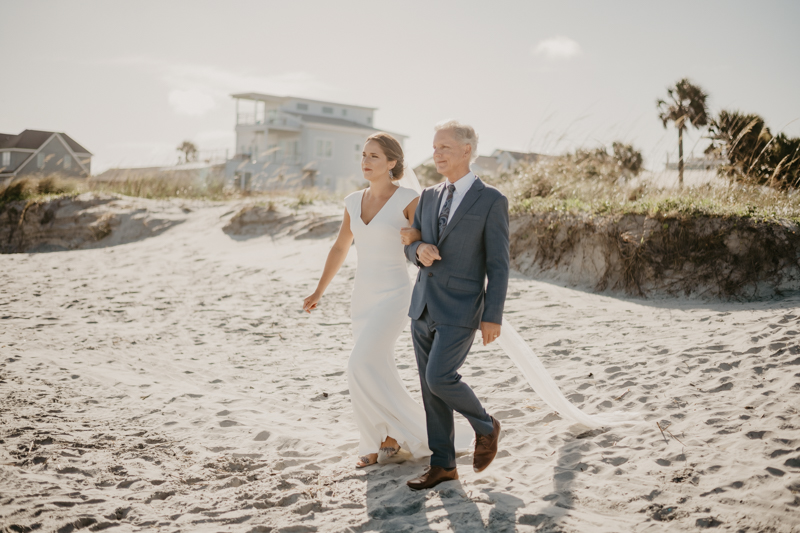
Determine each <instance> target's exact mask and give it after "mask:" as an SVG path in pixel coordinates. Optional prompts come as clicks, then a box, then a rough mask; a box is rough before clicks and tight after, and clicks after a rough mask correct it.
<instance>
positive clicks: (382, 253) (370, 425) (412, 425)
mask: <svg viewBox="0 0 800 533" xmlns="http://www.w3.org/2000/svg"><path fill="white" fill-rule="evenodd" d="M363 196H364V191H363V190H362V191H357V192H354V193H352V194H350V195H349V196H347V198H345V200H344V203H345V207H346V209H347V212H348V213H349V214H350V229H351V231H352V232H353V235H354V237H355V243H356V252H357V254H358V266H357V267H356V277H355V282H354V284H353V297H352V302H351V307H350V314H351V317H352V320H353V337H354V338H355V344H354V345H353V351H352V352H351V353H350V360H349V362H348V364H347V382H348V385H349V387H350V400H351V402H352V405H353V411H354V414H355V420H356V424H357V425H358V429H359V430H360V431H361V440H360V442H359V446H358V451H359V455H366V454H370V453H377V452H378V449H379V448H380V445H381V443H382V442H383V441H384V440H385V439H386V437H393V438H394V439H395V440H397V442H398V443H399V444H400V447H401V448H402V449H405V450H406V451H408V452H410V453H411V455H413V456H414V457H415V458H419V457H425V456H428V455H430V454H431V452H430V450H429V449H428V437H427V430H426V429H425V411H424V410H423V408H422V406H421V405H420V404H418V403H417V402H416V401H415V400H414V398H412V397H411V394H409V392H408V390H406V388H405V386H404V385H403V381H402V379H401V378H400V374H399V373H398V371H397V366H396V364H395V359H394V347H395V344H396V343H397V339H398V338H399V337H400V334H401V333H403V330H405V329H406V325H407V324H408V322H409V318H408V306H409V303H410V302H411V287H412V285H411V279H410V277H409V273H408V266H407V265H408V263H407V262H406V258H405V255H404V253H403V244H402V243H401V242H400V228H403V227H407V226H408V221H407V220H406V218H405V216H404V215H403V209H405V207H406V206H407V205H408V204H409V203H411V201H412V200H414V198H416V197H417V196H419V194H418V193H417V192H416V191H415V190H412V189H408V188H405V187H398V188H397V191H396V192H395V193H394V194H393V195H392V197H391V198H389V200H388V201H387V202H386V204H385V205H384V206H383V207H382V208H381V210H380V211H379V212H378V214H376V215H375V217H374V218H373V219H372V220H371V221H370V222H369V224H364V221H363V220H362V219H361V199H362V197H363ZM472 437H473V432H472V431H471V428H469V426H467V425H465V424H457V426H456V450H457V451H466V450H467V449H468V447H469V445H470V442H471V440H472Z"/></svg>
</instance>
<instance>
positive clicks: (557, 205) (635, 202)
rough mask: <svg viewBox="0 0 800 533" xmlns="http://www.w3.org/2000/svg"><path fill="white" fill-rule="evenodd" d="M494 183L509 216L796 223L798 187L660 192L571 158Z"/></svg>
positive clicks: (721, 185)
mask: <svg viewBox="0 0 800 533" xmlns="http://www.w3.org/2000/svg"><path fill="white" fill-rule="evenodd" d="M493 184H494V185H496V186H497V187H498V188H500V189H501V190H503V192H505V193H506V195H507V196H508V197H509V200H510V209H511V212H512V213H545V212H556V213H572V214H589V215H625V214H637V215H647V216H651V217H658V218H691V217H697V216H709V217H744V218H754V219H760V220H764V221H769V220H779V219H787V220H791V221H794V222H796V223H800V191H798V190H797V189H789V190H777V189H775V188H770V187H765V186H761V185H756V184H748V183H741V182H737V183H732V182H728V181H725V180H722V179H720V180H718V181H717V182H715V183H710V184H705V185H702V186H697V187H685V188H683V189H659V188H656V187H654V186H653V185H652V184H649V183H648V182H647V181H645V180H643V179H640V178H637V177H634V176H631V175H625V173H623V172H621V171H620V170H619V168H616V167H614V166H613V165H609V164H607V163H605V162H603V161H600V162H598V161H592V160H591V158H588V159H587V158H583V159H581V158H578V157H575V154H568V155H565V156H559V157H552V158H548V159H546V160H543V161H540V162H538V163H535V164H533V165H522V166H520V167H519V168H518V169H517V171H516V172H514V173H513V174H508V175H504V176H500V177H499V178H497V179H495V180H493Z"/></svg>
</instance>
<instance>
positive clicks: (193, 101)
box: [113, 56, 341, 116]
mask: <svg viewBox="0 0 800 533" xmlns="http://www.w3.org/2000/svg"><path fill="white" fill-rule="evenodd" d="M113 62H114V63H115V64H121V65H142V66H144V67H146V68H151V69H154V70H156V71H158V72H159V75H160V76H161V79H162V80H163V81H164V82H165V83H166V84H167V86H168V87H169V93H168V99H169V103H170V105H171V106H172V108H173V110H174V111H175V112H176V113H178V114H182V115H189V116H202V115H205V114H206V113H208V112H209V111H211V110H213V109H214V108H216V107H217V105H219V104H220V103H221V102H224V101H225V100H229V99H230V97H231V93H237V92H262V93H269V94H275V95H279V96H284V95H290V96H300V97H306V98H316V99H321V100H325V99H335V98H337V97H340V96H341V95H340V94H339V93H340V90H339V89H337V88H335V87H333V86H331V85H329V84H327V83H324V82H322V81H320V80H318V79H317V78H316V77H315V76H314V75H313V74H310V73H307V72H287V73H283V74H276V75H272V76H265V75H261V74H254V73H252V72H242V71H239V72H237V71H231V70H226V69H223V68H219V67H217V66H215V65H198V64H175V63H168V62H166V61H163V60H160V59H154V58H148V57H141V56H127V57H121V58H117V59H116V60H114V61H113Z"/></svg>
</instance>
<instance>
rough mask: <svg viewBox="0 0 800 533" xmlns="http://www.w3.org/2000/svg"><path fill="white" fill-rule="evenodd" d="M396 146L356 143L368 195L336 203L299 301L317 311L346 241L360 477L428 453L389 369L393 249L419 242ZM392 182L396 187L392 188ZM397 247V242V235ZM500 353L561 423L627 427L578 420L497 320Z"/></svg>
mask: <svg viewBox="0 0 800 533" xmlns="http://www.w3.org/2000/svg"><path fill="white" fill-rule="evenodd" d="M403 163H404V161H403V150H402V147H401V146H400V143H398V142H397V140H396V139H395V138H394V137H392V136H391V135H389V134H388V133H382V132H381V133H376V134H373V135H372V136H370V137H369V138H368V139H367V141H366V143H365V144H364V151H363V153H362V158H361V170H362V171H363V173H364V178H365V179H366V180H367V181H369V187H368V188H366V189H364V190H361V191H357V192H354V193H352V194H350V195H349V196H347V197H346V198H345V211H344V219H343V221H342V226H341V228H340V230H339V235H338V237H337V239H336V242H335V243H334V244H333V246H332V248H331V251H330V252H329V253H328V258H327V261H326V262H325V267H324V269H323V272H322V276H321V277H320V280H319V283H318V284H317V288H316V290H315V291H314V293H313V294H311V295H310V296H308V297H307V298H305V300H304V301H303V310H304V311H306V312H308V313H310V312H311V311H312V310H314V309H316V308H317V305H318V304H319V301H320V299H321V298H322V295H323V293H324V292H325V289H326V288H327V287H328V285H329V284H330V282H331V280H333V277H334V276H335V275H336V273H337V272H338V271H339V269H340V268H341V266H342V263H344V260H345V258H346V257H347V252H348V251H349V249H350V245H351V244H352V243H353V238H354V237H355V240H356V250H357V253H358V266H357V268H356V277H355V283H354V286H353V294H352V300H351V317H352V321H353V337H354V339H355V344H354V345H353V350H352V352H351V353H350V359H349V362H348V365H347V381H348V385H349V388H350V398H351V403H352V406H353V411H354V415H355V420H356V424H357V426H358V429H359V431H360V432H361V439H360V442H359V454H360V457H359V461H358V462H357V463H356V467H358V468H363V467H365V466H369V465H372V464H375V463H377V462H381V463H383V462H389V461H391V460H392V459H394V460H397V457H396V456H397V454H398V453H399V452H400V450H401V448H404V449H405V450H406V451H407V452H408V453H409V454H410V455H411V456H413V457H414V458H420V457H424V456H428V455H430V454H431V452H430V450H429V449H428V446H427V442H428V438H427V431H426V428H425V413H424V411H423V409H422V407H421V406H420V405H419V404H418V403H417V402H416V401H415V400H414V399H413V398H412V397H411V395H410V394H409V392H408V390H406V388H405V386H404V385H403V382H402V380H401V378H400V374H399V373H398V371H397V367H396V365H395V361H394V346H395V343H396V342H397V339H398V337H399V336H400V334H401V333H402V332H403V330H404V329H405V326H406V324H407V322H408V314H407V313H408V306H409V302H410V300H411V287H412V284H411V280H410V278H409V275H408V270H407V267H406V259H405V255H404V253H403V245H404V244H410V243H411V242H413V241H415V240H419V238H420V235H419V232H418V231H416V230H411V231H409V229H407V228H408V226H410V225H411V223H412V221H413V219H414V212H415V210H416V208H417V202H418V201H419V193H420V192H421V188H420V186H419V182H418V181H417V180H416V176H414V174H413V171H411V170H410V169H404V168H403ZM406 171H408V174H409V175H408V176H407V177H406V178H405V179H403V180H402V184H403V185H406V186H398V184H397V182H398V181H400V180H401V178H403V175H404V172H406ZM404 228H406V229H405V230H404V232H403V236H402V240H401V239H399V238H398V235H400V234H401V230H403V229H404ZM498 342H499V343H500V346H501V347H502V348H503V351H504V352H505V353H506V355H508V357H509V358H510V359H511V360H512V361H513V362H514V363H515V364H516V365H517V367H518V369H519V370H520V372H521V373H522V375H523V376H524V377H525V378H526V380H527V381H528V384H529V385H530V386H531V388H533V390H534V391H535V392H536V393H537V394H538V395H539V396H540V397H541V399H542V400H543V401H544V402H545V403H546V404H547V405H549V406H550V407H551V408H552V409H553V410H554V411H557V412H558V413H559V414H560V415H561V416H562V417H563V418H566V419H569V420H571V421H573V422H576V423H579V424H582V425H584V426H587V427H590V428H599V427H604V426H612V425H619V424H635V423H638V422H639V421H640V420H641V417H640V415H638V414H636V413H602V414H597V415H589V414H587V413H584V412H583V411H581V410H580V409H578V408H577V407H575V406H574V405H572V403H570V401H569V400H568V399H567V398H566V397H565V396H564V394H563V393H562V392H561V390H560V389H559V388H558V385H557V384H556V382H555V381H554V380H553V378H552V377H551V376H550V374H549V373H548V372H547V370H546V369H545V367H544V365H542V363H541V361H540V360H539V358H538V357H537V356H536V354H535V353H534V352H533V350H531V348H530V346H528V344H527V343H526V342H525V341H524V340H523V339H522V337H521V336H520V335H519V334H518V333H517V331H516V330H515V328H514V326H513V325H512V324H511V323H510V321H509V320H508V319H507V317H504V320H503V334H502V335H501V336H500V337H499V338H498ZM455 433H456V435H455V444H456V449H457V450H466V449H467V448H468V447H469V443H470V441H471V439H472V431H471V428H470V427H469V426H467V425H465V424H457V425H456V432H455Z"/></svg>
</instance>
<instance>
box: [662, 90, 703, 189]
mask: <svg viewBox="0 0 800 533" xmlns="http://www.w3.org/2000/svg"><path fill="white" fill-rule="evenodd" d="M667 95H669V101H668V102H667V101H665V100H662V99H661V98H659V99H658V100H657V101H656V106H657V107H658V111H659V113H658V118H660V119H661V122H663V123H664V128H666V127H667V123H669V122H674V123H675V127H676V128H678V186H679V187H683V130H685V129H686V128H687V126H688V125H689V124H691V125H692V126H694V127H695V128H699V127H700V126H705V125H706V124H708V108H707V107H706V98H708V94H706V93H705V92H704V91H703V89H701V88H700V87H698V86H697V85H694V84H692V82H691V81H689V79H688V78H683V79H682V80H681V81H679V82H678V83H676V84H675V86H674V87H668V88H667ZM687 122H688V124H687Z"/></svg>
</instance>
